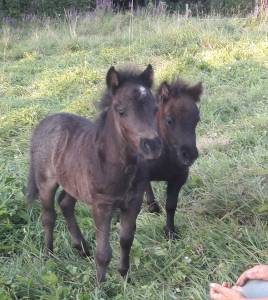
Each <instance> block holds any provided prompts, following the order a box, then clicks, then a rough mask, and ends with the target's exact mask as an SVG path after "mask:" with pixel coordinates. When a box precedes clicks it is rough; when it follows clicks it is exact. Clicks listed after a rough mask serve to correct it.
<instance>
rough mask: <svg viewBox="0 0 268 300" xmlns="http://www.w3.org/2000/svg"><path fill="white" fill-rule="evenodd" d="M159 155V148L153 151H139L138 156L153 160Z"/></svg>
mask: <svg viewBox="0 0 268 300" xmlns="http://www.w3.org/2000/svg"><path fill="white" fill-rule="evenodd" d="M160 155H161V149H159V150H155V151H146V152H144V151H140V156H141V158H142V159H144V160H154V159H158V158H159V156H160Z"/></svg>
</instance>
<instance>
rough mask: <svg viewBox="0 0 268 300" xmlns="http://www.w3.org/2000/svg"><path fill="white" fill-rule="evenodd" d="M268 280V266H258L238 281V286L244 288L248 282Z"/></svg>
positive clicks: (245, 273)
mask: <svg viewBox="0 0 268 300" xmlns="http://www.w3.org/2000/svg"><path fill="white" fill-rule="evenodd" d="M251 279H259V280H268V265H257V266H255V267H253V268H251V269H249V270H247V271H245V272H244V273H243V274H242V275H241V276H240V277H239V278H238V280H237V282H236V285H238V286H243V285H244V284H245V283H246V282H247V281H248V280H251Z"/></svg>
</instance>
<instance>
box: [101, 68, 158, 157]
mask: <svg viewBox="0 0 268 300" xmlns="http://www.w3.org/2000/svg"><path fill="white" fill-rule="evenodd" d="M106 83H107V88H108V93H107V94H106V97H105V98H104V99H103V102H102V106H103V108H104V109H105V110H107V113H111V114H112V115H113V119H114V122H115V125H116V130H117V132H118V133H119V135H120V136H121V138H122V140H123V141H124V142H125V144H126V145H128V146H129V147H130V148H131V149H132V151H133V152H135V153H139V154H141V155H142V156H143V157H144V158H145V159H153V158H157V157H158V156H159V155H160V152H161V140H160V138H159V136H158V133H157V129H156V124H155V113H156V111H157V106H156V101H155V98H154V96H153V95H152V92H151V87H152V85H153V68H152V66H151V65H148V66H147V68H146V69H145V70H144V71H143V72H137V71H131V70H128V71H126V70H124V71H117V70H116V69H115V68H114V67H111V68H110V69H109V71H108V73H107V75H106Z"/></svg>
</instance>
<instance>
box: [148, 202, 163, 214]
mask: <svg viewBox="0 0 268 300" xmlns="http://www.w3.org/2000/svg"><path fill="white" fill-rule="evenodd" d="M148 210H149V212H150V213H152V214H160V213H161V209H160V206H159V205H158V203H156V202H153V203H151V204H150V205H149V208H148Z"/></svg>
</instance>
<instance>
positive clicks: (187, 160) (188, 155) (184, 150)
mask: <svg viewBox="0 0 268 300" xmlns="http://www.w3.org/2000/svg"><path fill="white" fill-rule="evenodd" d="M180 152H181V157H182V159H183V161H184V164H185V165H191V164H192V163H193V162H194V161H195V160H196V159H197V157H198V150H197V148H196V147H188V146H182V147H181V151H180Z"/></svg>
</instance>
